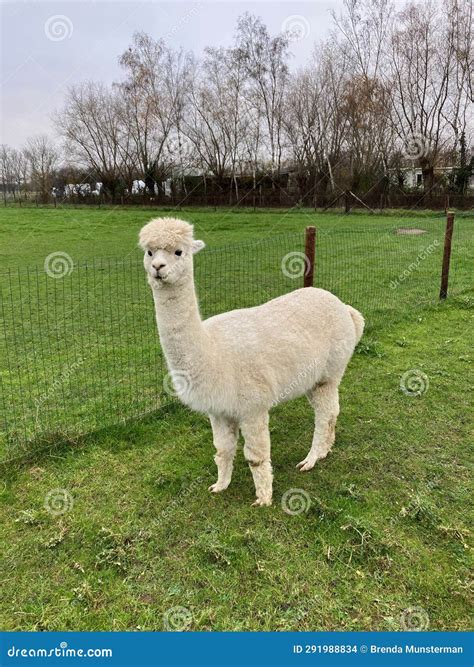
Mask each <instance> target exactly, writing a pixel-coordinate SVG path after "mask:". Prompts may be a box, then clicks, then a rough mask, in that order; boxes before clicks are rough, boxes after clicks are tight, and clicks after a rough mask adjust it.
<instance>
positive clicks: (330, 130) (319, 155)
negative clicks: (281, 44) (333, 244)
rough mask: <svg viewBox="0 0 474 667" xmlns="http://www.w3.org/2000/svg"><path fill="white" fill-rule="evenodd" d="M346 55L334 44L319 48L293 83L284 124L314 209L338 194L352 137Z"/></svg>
mask: <svg viewBox="0 0 474 667" xmlns="http://www.w3.org/2000/svg"><path fill="white" fill-rule="evenodd" d="M347 64H348V63H347V56H346V54H345V53H344V51H343V50H341V49H340V48H339V46H338V44H337V43H334V42H333V41H332V40H331V41H330V42H328V43H326V44H322V45H320V46H319V47H318V48H317V49H316V50H315V52H314V54H313V58H312V61H311V62H310V64H309V65H308V66H307V67H305V68H304V69H303V70H302V71H300V72H298V73H297V74H296V75H294V76H293V77H292V79H291V82H290V86H289V89H288V93H287V98H286V105H285V113H284V119H285V121H284V124H285V130H286V134H287V137H288V141H289V144H290V146H291V150H292V159H293V162H294V164H295V166H296V167H297V176H298V183H299V186H300V190H301V192H302V193H304V192H306V193H307V192H312V193H313V201H314V204H316V203H317V201H318V199H319V200H321V202H325V201H326V197H327V188H328V186H330V188H331V191H332V192H334V191H335V189H336V184H335V180H334V172H335V170H336V168H337V166H338V165H339V163H340V161H341V159H342V149H343V146H344V140H345V138H346V136H347V121H346V118H345V117H344V115H343V105H342V102H343V96H344V91H345V83H346V68H347Z"/></svg>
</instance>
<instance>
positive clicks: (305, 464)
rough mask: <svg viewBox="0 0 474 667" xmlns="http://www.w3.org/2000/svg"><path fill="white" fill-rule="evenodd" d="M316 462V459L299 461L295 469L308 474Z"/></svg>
mask: <svg viewBox="0 0 474 667" xmlns="http://www.w3.org/2000/svg"><path fill="white" fill-rule="evenodd" d="M316 461H317V459H314V460H312V459H303V461H300V462H299V463H297V464H296V467H297V468H299V471H300V472H308V471H309V470H312V469H313V468H314V464H315V463H316Z"/></svg>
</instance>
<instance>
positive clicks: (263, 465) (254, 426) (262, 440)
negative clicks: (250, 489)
mask: <svg viewBox="0 0 474 667" xmlns="http://www.w3.org/2000/svg"><path fill="white" fill-rule="evenodd" d="M240 429H241V431H242V435H243V436H244V439H245V445H244V456H245V459H246V461H247V462H248V464H249V466H250V470H251V472H252V477H253V481H254V484H255V491H256V495H257V500H256V501H255V502H254V503H253V504H254V505H271V504H272V481H273V474H272V463H271V460H270V431H269V430H268V412H265V413H263V414H260V415H258V416H257V417H254V418H252V419H246V420H245V421H243V422H242V423H241V424H240Z"/></svg>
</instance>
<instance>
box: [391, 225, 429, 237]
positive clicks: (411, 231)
mask: <svg viewBox="0 0 474 667" xmlns="http://www.w3.org/2000/svg"><path fill="white" fill-rule="evenodd" d="M396 234H398V235H399V236H409V235H412V236H419V235H420V234H426V229H418V228H417V227H400V228H399V229H397V231H396Z"/></svg>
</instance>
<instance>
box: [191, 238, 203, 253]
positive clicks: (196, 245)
mask: <svg viewBox="0 0 474 667" xmlns="http://www.w3.org/2000/svg"><path fill="white" fill-rule="evenodd" d="M205 247H206V244H205V243H204V241H193V243H192V245H191V252H192V253H193V255H195V254H196V253H197V252H199V251H200V250H202V249H203V248H205Z"/></svg>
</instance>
